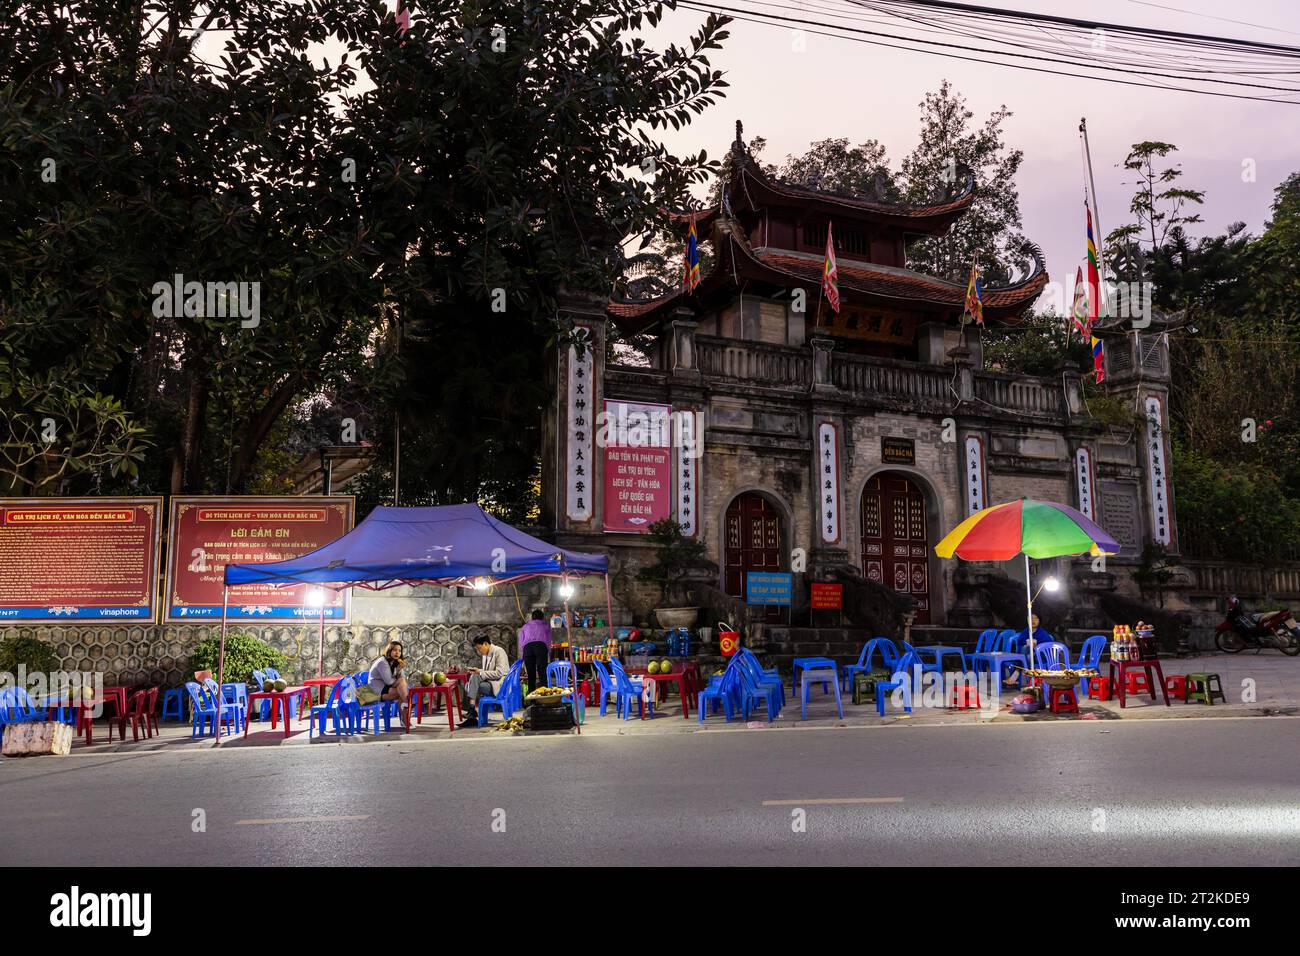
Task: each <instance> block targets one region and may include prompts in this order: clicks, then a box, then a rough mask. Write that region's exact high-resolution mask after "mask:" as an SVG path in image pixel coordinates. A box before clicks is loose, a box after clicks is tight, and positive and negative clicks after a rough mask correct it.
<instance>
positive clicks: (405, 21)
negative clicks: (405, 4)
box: [397, 0, 411, 37]
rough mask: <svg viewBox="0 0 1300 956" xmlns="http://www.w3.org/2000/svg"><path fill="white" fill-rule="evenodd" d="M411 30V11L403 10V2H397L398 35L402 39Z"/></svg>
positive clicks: (399, 0) (400, 0)
mask: <svg viewBox="0 0 1300 956" xmlns="http://www.w3.org/2000/svg"><path fill="white" fill-rule="evenodd" d="M409 29H411V11H410V10H403V9H402V0H397V35H398V36H399V37H400V36H401V35H402V34H404V33H405V32H406V31H407V30H409Z"/></svg>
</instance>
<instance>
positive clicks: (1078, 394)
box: [1061, 359, 1084, 416]
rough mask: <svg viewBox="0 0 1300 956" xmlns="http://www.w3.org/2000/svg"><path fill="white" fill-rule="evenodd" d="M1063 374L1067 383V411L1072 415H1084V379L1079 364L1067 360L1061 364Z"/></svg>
mask: <svg viewBox="0 0 1300 956" xmlns="http://www.w3.org/2000/svg"><path fill="white" fill-rule="evenodd" d="M1061 374H1062V377H1063V378H1064V381H1065V410H1066V412H1067V413H1068V414H1069V415H1071V416H1074V415H1082V414H1083V410H1084V409H1083V378H1082V376H1081V375H1080V373H1079V363H1078V362H1074V361H1071V360H1069V359H1067V360H1066V361H1064V362H1063V363H1061Z"/></svg>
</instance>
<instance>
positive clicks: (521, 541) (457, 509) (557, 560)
mask: <svg viewBox="0 0 1300 956" xmlns="http://www.w3.org/2000/svg"><path fill="white" fill-rule="evenodd" d="M584 575H603V576H604V578H605V604H606V608H607V610H608V612H609V616H608V617H606V621H610V620H611V619H612V617H613V608H612V604H611V601H610V596H609V558H608V557H607V556H605V555H603V554H589V553H584V552H580V551H568V550H565V549H564V548H560V547H557V546H556V545H554V544H551V543H549V542H547V541H542V540H541V539H539V538H534V537H532V536H531V535H528V534H525V533H524V532H522V531H520V530H518V529H517V528H513V527H511V526H510V525H508V524H506V523H505V522H504V521H500V520H498V519H497V518H494V517H492V515H490V514H488V513H487V512H486V511H484V510H483V509H482V508H480V507H479V506H478V505H476V504H461V505H443V506H440V507H432V508H401V507H388V506H380V507H378V508H376V509H375V510H374V511H372V512H371V513H370V514H369V515H367V516H366V519H365V520H364V521H362V522H361V523H360V524H358V525H357V526H356V527H355V528H354V529H352V530H351V531H349V532H348V533H347V534H345V535H343V536H342V537H341V538H338V539H337V540H335V541H332V542H330V543H329V544H327V545H325V546H324V547H322V548H318V549H316V550H315V551H311V552H308V553H307V554H303V555H300V556H298V557H296V558H290V559H289V560H287V561H277V562H273V563H268V564H228V565H226V569H225V579H224V580H225V588H224V591H223V595H222V615H221V645H220V653H219V655H218V660H217V671H218V680H221V678H222V676H223V670H224V667H225V647H226V609H227V608H228V606H229V603H230V592H231V591H232V590H234V589H237V588H239V587H240V586H241V585H247V584H266V583H273V584H276V585H293V584H305V583H309V584H315V585H318V586H319V587H322V588H328V589H330V590H336V591H337V590H341V589H343V588H352V587H360V588H365V589H367V590H372V591H380V590H385V589H387V588H393V587H398V586H400V585H419V584H437V585H442V586H444V587H470V588H474V589H476V590H486V589H487V588H489V587H492V586H493V585H497V584H511V583H515V582H519V581H526V580H529V579H531V578H536V577H551V578H560V579H562V581H563V582H564V587H562V588H561V592H560V593H561V595H562V596H563V599H564V608H565V615H564V616H565V621H566V630H567V628H568V626H569V625H568V623H567V622H568V621H569V618H570V615H569V613H568V612H569V604H568V601H569V596H570V592H571V590H572V589H571V587H570V586H569V584H568V582H569V579H570V578H571V577H578V576H584ZM609 638H610V640H612V639H613V627H612V625H611V626H610V627H609ZM322 643H323V636H322ZM321 666H322V667H323V651H322V665H321ZM321 676H323V675H321ZM575 690H576V687H575ZM579 732H581V730H580V731H579Z"/></svg>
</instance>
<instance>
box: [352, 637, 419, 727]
mask: <svg viewBox="0 0 1300 956" xmlns="http://www.w3.org/2000/svg"><path fill="white" fill-rule="evenodd" d="M402 670H403V668H402V642H401V641H389V642H388V644H387V645H386V646H385V647H384V653H383V654H382V655H381V656H379V657H377V658H375V662H374V663H373V664H371V665H370V680H369V682H368V683H366V684H361V685H360V686H358V687H357V699H358V700H360V701H361V702H362V703H364V704H369V703H373V702H374V701H377V700H395V701H397V702H398V703H400V704H401V707H402V723H403V724H406V725H407V726H408V727H409V726H410V723H411V715H410V712H409V709H408V708H409V705H408V704H407V702H406V699H407V697H408V696H409V694H410V689H409V688H408V687H407V684H406V675H405V674H403V673H402Z"/></svg>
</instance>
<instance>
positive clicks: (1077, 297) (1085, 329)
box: [1070, 266, 1092, 342]
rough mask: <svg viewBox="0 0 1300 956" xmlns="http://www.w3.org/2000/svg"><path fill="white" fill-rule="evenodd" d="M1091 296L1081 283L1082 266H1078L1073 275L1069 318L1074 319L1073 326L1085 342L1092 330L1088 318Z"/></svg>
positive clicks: (1090, 321)
mask: <svg viewBox="0 0 1300 956" xmlns="http://www.w3.org/2000/svg"><path fill="white" fill-rule="evenodd" d="M1091 298H1092V297H1091V296H1090V295H1088V287H1087V286H1085V285H1084V284H1083V266H1079V271H1078V274H1077V275H1076V276H1075V277H1074V305H1073V306H1072V307H1071V308H1070V318H1072V319H1074V327H1075V328H1076V329H1078V330H1079V335H1080V336H1081V337H1082V338H1083V340H1084V341H1085V342H1086V341H1087V340H1088V336H1089V335H1090V334H1091V332H1092V320H1091V319H1089V318H1088V302H1089V301H1090V299H1091Z"/></svg>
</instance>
